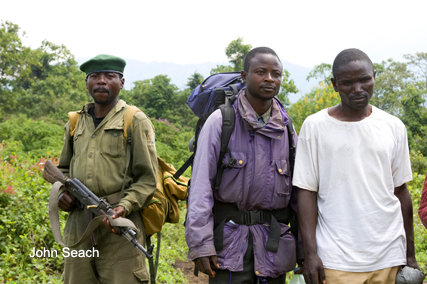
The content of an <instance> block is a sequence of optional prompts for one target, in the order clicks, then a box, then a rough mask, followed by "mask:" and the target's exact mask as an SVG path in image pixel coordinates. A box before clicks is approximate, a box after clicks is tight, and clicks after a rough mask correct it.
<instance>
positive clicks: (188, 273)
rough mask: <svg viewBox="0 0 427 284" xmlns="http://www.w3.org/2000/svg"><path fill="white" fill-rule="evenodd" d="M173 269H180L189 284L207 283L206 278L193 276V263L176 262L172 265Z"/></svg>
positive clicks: (205, 276)
mask: <svg viewBox="0 0 427 284" xmlns="http://www.w3.org/2000/svg"><path fill="white" fill-rule="evenodd" d="M172 266H173V267H174V268H175V269H181V270H182V273H183V274H184V276H185V277H187V279H188V282H187V283H189V284H198V283H208V276H207V275H206V274H203V273H199V276H198V277H196V276H194V262H192V261H182V260H176V261H175V263H174V264H173V265H172Z"/></svg>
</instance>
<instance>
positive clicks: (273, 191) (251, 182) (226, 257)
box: [185, 89, 302, 278]
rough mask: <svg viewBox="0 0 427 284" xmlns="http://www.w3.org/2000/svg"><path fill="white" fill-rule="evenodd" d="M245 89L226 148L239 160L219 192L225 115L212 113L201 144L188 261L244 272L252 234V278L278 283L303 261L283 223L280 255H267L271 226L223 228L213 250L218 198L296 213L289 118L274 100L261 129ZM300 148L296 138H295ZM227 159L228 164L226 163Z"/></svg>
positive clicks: (188, 235) (188, 227)
mask: <svg viewBox="0 0 427 284" xmlns="http://www.w3.org/2000/svg"><path fill="white" fill-rule="evenodd" d="M244 92H245V89H242V90H241V91H240V93H239V95H238V98H237V100H236V101H235V102H234V105H233V106H234V109H235V116H236V122H235V127H234V131H233V133H232V135H231V138H230V142H229V144H228V148H229V150H230V153H231V157H233V158H235V159H237V162H236V164H235V166H234V168H232V169H225V170H224V173H223V176H222V181H221V184H220V187H219V189H218V190H215V189H213V187H214V183H215V181H216V174H217V165H218V159H219V152H220V140H221V126H222V116H221V111H219V110H217V111H215V112H214V113H212V114H211V116H210V117H209V118H208V120H207V121H206V123H205V125H204V126H203V128H202V130H201V133H200V136H199V138H198V142H197V152H196V156H195V159H194V162H193V172H192V175H191V188H190V195H189V199H188V212H187V223H186V230H185V237H186V240H187V244H188V247H189V250H190V251H189V253H188V259H189V260H194V259H196V258H199V257H204V256H211V255H217V256H218V262H219V265H220V268H221V269H228V270H230V271H242V270H243V256H244V254H245V252H246V249H247V245H248V244H247V242H248V236H249V231H250V232H251V233H252V235H253V247H254V255H255V271H254V273H255V274H256V275H258V276H261V277H272V278H276V277H278V276H280V275H282V274H284V273H286V272H287V271H290V270H292V269H294V268H295V263H296V258H297V256H298V259H301V258H302V249H301V243H300V241H299V242H298V245H297V244H296V243H297V242H296V241H295V238H294V236H293V235H292V234H291V233H290V230H289V227H288V226H287V225H285V224H282V223H280V226H281V233H280V241H279V247H278V251H277V253H272V252H269V251H266V249H265V246H266V243H267V239H268V233H269V224H256V225H251V226H247V225H237V224H235V223H234V222H227V223H226V224H225V225H224V239H223V244H224V247H223V250H220V251H216V250H215V247H214V241H213V239H214V236H213V231H214V219H213V214H212V208H213V206H214V197H215V199H216V200H218V201H220V202H224V203H233V204H235V205H236V206H237V207H238V209H239V210H240V211H249V210H273V209H281V208H285V207H287V206H290V207H291V208H292V209H293V210H294V211H295V212H296V209H297V191H296V190H297V189H296V188H294V189H293V188H292V182H291V173H290V166H289V151H288V149H289V141H288V133H287V130H286V125H287V123H288V116H287V113H286V110H285V109H284V108H283V106H282V105H281V104H280V103H279V102H278V101H277V100H276V99H274V100H273V107H272V113H271V117H270V120H269V121H268V122H267V123H266V125H265V126H263V125H262V124H261V123H259V122H258V121H257V117H256V113H255V111H254V109H253V108H252V106H251V104H250V103H249V101H248V100H247V98H246V96H245V95H244ZM293 139H294V142H295V144H296V140H297V136H296V135H295V136H294V137H293ZM228 159H229V155H228V154H226V155H225V158H224V163H228Z"/></svg>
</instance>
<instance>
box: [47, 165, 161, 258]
mask: <svg viewBox="0 0 427 284" xmlns="http://www.w3.org/2000/svg"><path fill="white" fill-rule="evenodd" d="M43 178H44V179H45V180H46V181H48V182H50V183H51V184H53V185H54V186H53V187H52V191H51V192H50V198H49V219H50V223H51V226H52V231H53V234H54V236H55V239H56V241H57V242H58V243H59V244H60V245H63V246H66V245H65V244H64V242H63V241H62V236H61V231H60V229H59V228H60V227H59V216H58V190H59V188H60V186H61V185H62V184H63V185H64V186H65V188H66V189H67V191H68V193H69V194H70V195H72V196H73V197H74V198H75V200H76V205H77V206H78V207H80V208H82V209H84V208H87V209H89V210H90V211H92V212H93V213H94V214H95V216H97V217H95V218H94V219H93V220H92V222H91V223H90V224H89V225H88V227H87V229H86V231H85V232H84V234H83V236H82V238H81V239H80V240H79V241H78V242H77V243H75V244H74V245H71V246H68V245H67V247H70V248H73V247H77V246H79V245H80V244H81V243H82V242H83V241H84V240H85V239H86V238H87V237H88V236H89V235H90V234H91V233H92V231H93V230H94V229H96V228H97V227H98V226H99V225H100V224H101V223H102V219H104V218H105V217H107V218H108V220H109V221H110V223H111V226H113V227H114V229H115V230H116V231H117V232H120V235H122V236H123V237H125V238H126V239H127V240H128V241H130V242H131V243H132V244H133V245H134V246H135V247H136V248H137V249H138V250H139V251H140V252H141V253H143V254H144V255H145V256H146V257H147V258H149V259H152V258H153V255H152V252H153V248H154V245H150V246H149V247H148V250H146V249H145V248H144V247H143V246H141V244H139V243H138V241H137V240H136V235H137V232H138V229H137V228H136V227H135V225H134V224H133V222H132V221H130V220H129V219H126V218H121V217H119V218H116V219H113V218H112V217H111V216H113V215H114V213H115V211H114V210H113V207H112V206H111V205H110V204H109V203H108V202H107V201H106V200H104V199H102V198H98V197H97V196H96V195H95V194H93V192H92V191H90V189H88V188H87V187H86V186H85V185H84V184H83V183H81V182H80V181H79V180H78V179H76V178H73V179H69V178H67V177H66V176H64V175H63V174H62V172H61V171H60V170H59V169H58V168H57V167H56V166H55V165H54V164H53V163H52V162H51V161H46V164H45V166H44V172H43Z"/></svg>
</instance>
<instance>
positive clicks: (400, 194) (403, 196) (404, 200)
mask: <svg viewBox="0 0 427 284" xmlns="http://www.w3.org/2000/svg"><path fill="white" fill-rule="evenodd" d="M394 195H396V197H397V198H398V199H399V201H400V207H401V210H402V216H403V227H404V228H405V233H406V265H407V266H409V267H412V268H416V269H418V270H419V269H420V268H419V266H418V263H417V261H416V259H415V245H414V218H413V208H412V199H411V194H410V193H409V190H408V188H407V187H406V183H404V184H402V185H401V186H398V187H395V188H394Z"/></svg>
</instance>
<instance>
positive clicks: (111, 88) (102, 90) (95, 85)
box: [86, 72, 125, 105]
mask: <svg viewBox="0 0 427 284" xmlns="http://www.w3.org/2000/svg"><path fill="white" fill-rule="evenodd" d="M124 82H125V79H123V78H121V79H120V76H119V74H117V73H114V72H107V73H104V72H99V73H92V74H89V76H88V77H87V78H86V89H87V90H88V92H89V94H90V95H91V96H92V98H93V100H94V101H95V102H96V103H97V104H100V105H108V104H110V103H112V102H115V101H117V97H118V95H119V93H120V90H121V89H122V88H123V85H124Z"/></svg>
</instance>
